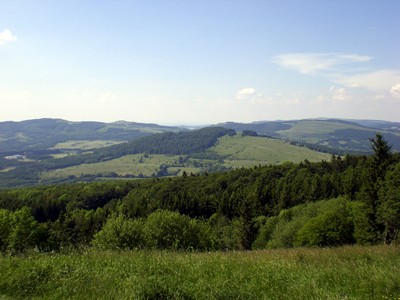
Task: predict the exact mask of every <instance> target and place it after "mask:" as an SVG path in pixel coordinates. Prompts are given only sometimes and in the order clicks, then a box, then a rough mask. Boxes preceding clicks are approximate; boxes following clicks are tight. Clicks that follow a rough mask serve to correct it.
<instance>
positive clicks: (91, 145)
mask: <svg viewBox="0 0 400 300" xmlns="http://www.w3.org/2000/svg"><path fill="white" fill-rule="evenodd" d="M121 143H124V141H106V140H76V141H75V140H70V141H66V142H62V143H58V144H57V145H55V146H54V147H52V148H51V149H68V150H91V149H96V148H102V147H108V146H112V145H116V144H121Z"/></svg>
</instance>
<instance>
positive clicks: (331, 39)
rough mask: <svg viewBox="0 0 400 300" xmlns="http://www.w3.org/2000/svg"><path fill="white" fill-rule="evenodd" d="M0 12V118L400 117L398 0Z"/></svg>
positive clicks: (72, 6) (108, 5)
mask: <svg viewBox="0 0 400 300" xmlns="http://www.w3.org/2000/svg"><path fill="white" fill-rule="evenodd" d="M0 7H1V10H0V105H1V107H2V109H1V110H0V121H21V120H28V119H40V118H60V119H65V120H68V121H100V122H115V121H117V120H125V121H128V122H140V123H156V124H163V125H178V124H179V125H188V126H191V125H204V124H216V123H222V122H228V121H232V122H247V123H249V122H256V121H264V120H272V121H273V120H294V119H313V118H321V117H322V118H338V119H369V120H386V121H395V122H396V121H397V122H399V121H400V119H399V117H398V115H399V112H400V59H399V53H400V43H399V42H398V41H397V40H396V36H398V32H397V31H398V28H400V18H398V12H399V11H400V2H399V1H395V0H387V1H380V2H379V1H368V2H366V1H344V0H340V1H330V2H324V1H311V0H308V1H305V0H304V1H217V2H215V1H208V0H207V1H190V2H183V1H168V2H167V1H147V2H143V1H123V0H117V1H112V2H111V1H75V0H72V1H48V0H38V1H23V0H21V1H18V0H16V1H11V2H10V1H8V2H5V1H1V0H0Z"/></svg>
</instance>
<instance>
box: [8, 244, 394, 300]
mask: <svg viewBox="0 0 400 300" xmlns="http://www.w3.org/2000/svg"><path fill="white" fill-rule="evenodd" d="M399 274H400V248H399V247H388V246H387V247H385V246H378V247H341V248H332V249H304V248H298V249H292V250H267V251H265V250H263V251H249V252H227V253H222V252H214V253H178V252H161V251H139V252H100V251H87V252H83V253H72V254H30V255H25V256H18V257H11V256H3V257H0V299H2V297H3V298H4V299H14V298H15V299H400V275H399Z"/></svg>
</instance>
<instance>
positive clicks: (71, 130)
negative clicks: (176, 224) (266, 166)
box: [0, 118, 400, 156]
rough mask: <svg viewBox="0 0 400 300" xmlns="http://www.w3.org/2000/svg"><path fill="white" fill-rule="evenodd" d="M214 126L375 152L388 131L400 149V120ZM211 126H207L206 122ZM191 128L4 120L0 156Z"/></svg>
mask: <svg viewBox="0 0 400 300" xmlns="http://www.w3.org/2000/svg"><path fill="white" fill-rule="evenodd" d="M214 126H219V127H224V128H227V129H234V130H235V131H238V132H241V131H243V130H250V131H254V132H255V133H257V134H258V135H264V136H269V137H274V138H278V139H283V140H288V141H292V142H297V143H302V144H303V145H306V146H310V147H312V148H313V149H316V150H320V151H326V150H328V149H330V150H333V151H337V152H338V153H342V152H350V153H369V152H370V150H371V149H370V143H369V138H371V137H373V136H374V135H375V133H376V132H380V133H382V135H383V136H384V137H385V139H386V140H387V141H388V142H389V143H390V144H391V145H392V146H393V150H396V151H400V122H389V121H379V120H343V119H322V118H320V119H304V120H289V121H258V122H252V123H238V122H226V123H219V124H216V125H214ZM203 127H205V126H203ZM187 131H190V130H189V129H188V127H177V126H162V125H158V124H150V123H135V122H126V121H117V122H113V123H103V122H70V121H66V120H61V119H37V120H26V121H21V122H11V121H9V122H0V155H3V156H6V155H14V154H21V153H23V152H26V151H35V150H43V149H48V148H51V147H54V146H55V145H57V144H58V143H62V142H66V141H70V140H112V141H130V140H133V139H136V138H140V137H144V136H149V135H152V134H155V133H162V132H187Z"/></svg>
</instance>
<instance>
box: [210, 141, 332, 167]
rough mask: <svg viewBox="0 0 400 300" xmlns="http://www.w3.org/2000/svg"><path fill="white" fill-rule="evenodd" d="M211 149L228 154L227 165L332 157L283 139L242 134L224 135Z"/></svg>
mask: <svg viewBox="0 0 400 300" xmlns="http://www.w3.org/2000/svg"><path fill="white" fill-rule="evenodd" d="M211 151H215V152H216V153H218V154H219V155H223V156H227V158H226V159H225V166H226V167H242V166H243V167H251V166H255V165H259V164H261V165H267V164H279V163H282V162H285V161H291V162H301V161H303V160H305V159H307V160H309V161H311V162H313V161H321V160H323V159H325V160H329V159H330V155H329V154H326V153H321V152H316V151H313V150H310V149H308V148H305V147H298V146H294V145H291V144H289V143H287V142H285V141H282V140H277V139H270V138H262V137H251V136H241V135H235V136H225V137H222V138H221V139H220V140H219V141H218V144H216V145H215V146H214V147H213V148H211Z"/></svg>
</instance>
